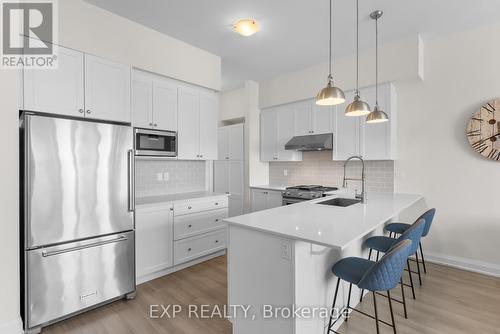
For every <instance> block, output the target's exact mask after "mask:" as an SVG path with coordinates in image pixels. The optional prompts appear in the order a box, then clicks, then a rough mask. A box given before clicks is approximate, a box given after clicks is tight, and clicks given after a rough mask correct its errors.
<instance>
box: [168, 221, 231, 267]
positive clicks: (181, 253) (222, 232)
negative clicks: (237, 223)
mask: <svg viewBox="0 0 500 334" xmlns="http://www.w3.org/2000/svg"><path fill="white" fill-rule="evenodd" d="M226 234H227V232H226V229H225V228H222V229H219V230H217V231H214V232H209V233H204V234H200V235H197V236H194V237H190V238H186V239H182V240H179V241H176V242H175V243H174V264H175V265H178V264H181V263H184V262H187V261H190V260H194V259H196V258H199V257H202V256H205V255H209V254H211V253H215V252H218V251H221V250H224V249H225V248H226V238H227V235H226Z"/></svg>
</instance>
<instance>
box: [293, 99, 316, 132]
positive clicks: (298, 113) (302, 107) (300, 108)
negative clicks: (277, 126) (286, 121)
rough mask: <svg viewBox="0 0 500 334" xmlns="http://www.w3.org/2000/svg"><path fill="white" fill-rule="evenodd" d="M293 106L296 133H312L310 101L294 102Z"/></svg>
mask: <svg viewBox="0 0 500 334" xmlns="http://www.w3.org/2000/svg"><path fill="white" fill-rule="evenodd" d="M291 108H292V109H293V113H294V117H295V135H296V136H305V135H310V134H311V131H312V130H311V103H310V101H304V102H296V103H292V104H291Z"/></svg>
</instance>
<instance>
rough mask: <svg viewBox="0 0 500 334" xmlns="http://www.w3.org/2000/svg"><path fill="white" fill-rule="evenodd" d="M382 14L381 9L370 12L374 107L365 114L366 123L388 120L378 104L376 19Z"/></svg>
mask: <svg viewBox="0 0 500 334" xmlns="http://www.w3.org/2000/svg"><path fill="white" fill-rule="evenodd" d="M382 14H383V12H382V11H381V10H376V11H374V12H372V13H371V14H370V17H371V18H372V19H374V20H375V107H373V111H372V112H371V113H369V114H368V116H366V123H370V124H373V123H383V122H388V121H389V117H388V116H387V114H386V113H385V112H384V111H383V110H382V109H380V107H379V106H378V20H379V19H380V18H381V17H382Z"/></svg>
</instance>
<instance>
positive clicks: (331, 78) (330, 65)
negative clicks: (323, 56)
mask: <svg viewBox="0 0 500 334" xmlns="http://www.w3.org/2000/svg"><path fill="white" fill-rule="evenodd" d="M328 55H329V58H328V65H329V68H330V73H328V80H329V81H330V82H331V81H332V80H333V77H332V0H330V48H329V54H328Z"/></svg>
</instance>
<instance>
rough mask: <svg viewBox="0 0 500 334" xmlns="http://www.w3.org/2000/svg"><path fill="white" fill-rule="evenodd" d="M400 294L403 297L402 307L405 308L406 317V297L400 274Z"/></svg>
mask: <svg viewBox="0 0 500 334" xmlns="http://www.w3.org/2000/svg"><path fill="white" fill-rule="evenodd" d="M401 296H402V297H403V309H404V310H405V318H406V319H408V313H407V312H406V299H405V287H404V284H403V276H401Z"/></svg>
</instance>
